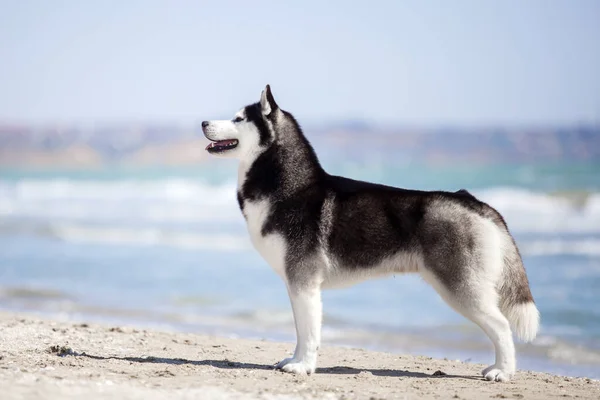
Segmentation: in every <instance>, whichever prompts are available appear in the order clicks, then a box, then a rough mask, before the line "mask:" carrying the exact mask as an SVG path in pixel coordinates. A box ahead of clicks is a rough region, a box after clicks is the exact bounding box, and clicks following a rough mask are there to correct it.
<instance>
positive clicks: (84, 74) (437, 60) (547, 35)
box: [0, 0, 600, 125]
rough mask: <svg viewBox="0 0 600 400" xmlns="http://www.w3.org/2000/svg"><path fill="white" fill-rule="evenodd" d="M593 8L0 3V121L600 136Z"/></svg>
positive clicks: (599, 14)
mask: <svg viewBox="0 0 600 400" xmlns="http://www.w3.org/2000/svg"><path fill="white" fill-rule="evenodd" d="M599 21H600V1H593V0H590V1H582V0H572V1H567V0H561V1H551V0H538V1H534V0H528V1H517V0H514V1H477V0H473V1H447V0H440V1H376V0H372V1H364V2H350V1H324V0H322V1H317V0H303V1H296V2H292V1H289V2H288V1H282V0H279V1H260V0H254V1H226V0H221V1H200V0H198V1H183V0H172V1H167V0H163V1H154V0H138V1H133V0H126V1H117V0H104V1H100V0H97V1H92V0H85V1H84V0H71V1H69V0H51V1H50V0H40V1H33V0H0V120H4V121H7V120H8V121H22V122H36V123H40V122H77V123H87V122H114V121H127V120H135V121H142V120H152V121H179V122H184V123H188V122H195V121H198V120H202V119H208V118H217V117H222V116H230V115H232V114H233V113H234V112H235V111H236V110H237V109H238V108H239V107H240V106H242V105H244V104H246V103H248V102H252V101H256V100H258V96H259V94H260V91H261V89H262V88H263V86H264V85H265V84H266V83H270V84H271V85H272V87H273V90H274V94H275V97H276V99H277V100H278V101H279V103H280V104H281V105H282V107H283V108H285V109H288V110H290V111H292V112H294V113H295V114H296V115H297V116H298V117H299V118H300V119H301V121H308V122H316V121H320V120H327V121H330V120H339V119H343V118H353V119H367V120H370V121H379V122H381V123H401V124H423V125H438V124H460V125H464V124H494V123H499V124H520V123H528V124H532V123H573V122H592V123H598V122H600V22H599Z"/></svg>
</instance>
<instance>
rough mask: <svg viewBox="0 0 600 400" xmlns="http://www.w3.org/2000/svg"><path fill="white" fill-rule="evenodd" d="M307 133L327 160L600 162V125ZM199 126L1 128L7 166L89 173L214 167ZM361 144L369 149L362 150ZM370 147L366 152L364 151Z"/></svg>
mask: <svg viewBox="0 0 600 400" xmlns="http://www.w3.org/2000/svg"><path fill="white" fill-rule="evenodd" d="M304 130H305V133H306V134H307V136H308V137H309V139H310V140H311V141H312V142H313V144H314V145H315V147H317V148H319V149H320V150H321V151H320V153H323V152H325V153H327V155H328V156H332V157H334V158H335V156H336V155H337V156H340V157H341V156H343V157H354V156H356V157H359V158H362V155H361V154H358V153H359V152H360V153H364V152H365V150H368V153H369V154H374V155H375V156H379V157H383V158H386V159H391V160H394V159H396V160H398V161H399V162H405V163H406V162H416V163H423V164H442V165H443V164H452V163H461V162H462V163H477V164H482V165H486V164H497V163H521V164H522V163H529V164H535V163H553V162H597V161H598V160H600V126H598V125H593V124H580V125H571V126H564V127H527V126H524V127H513V128H502V127H480V128H455V127H448V128H414V127H413V128H409V127H401V126H399V127H378V126H371V125H369V124H368V123H363V122H358V121H354V122H342V123H337V124H336V123H329V124H320V125H315V126H310V125H309V126H307V127H305V128H304ZM207 143H208V142H207V140H206V139H204V137H203V136H202V132H201V130H200V128H199V127H198V126H194V125H190V126H184V125H181V124H129V125H128V124H122V125H98V126H96V127H88V128H80V127H76V126H70V125H61V126H55V125H47V126H29V125H24V124H8V123H1V122H0V166H3V167H16V168H22V167H24V168H35V167H38V168H46V167H47V168H57V167H58V168H69V169H74V168H86V169H98V168H103V167H107V166H108V167H110V166H113V167H114V166H138V167H143V166H156V165H162V166H178V165H194V164H198V163H204V162H207V161H208V159H209V158H208V154H207V153H206V152H205V151H203V150H204V147H205V146H206V144H207ZM358 143H362V144H364V146H359V145H357V144H358ZM365 147H366V149H365Z"/></svg>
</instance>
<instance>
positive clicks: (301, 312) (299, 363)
mask: <svg viewBox="0 0 600 400" xmlns="http://www.w3.org/2000/svg"><path fill="white" fill-rule="evenodd" d="M288 293H289V295H290V301H291V303H292V311H293V313H294V323H295V325H296V338H297V344H296V351H294V356H293V357H291V358H286V359H285V360H283V361H281V362H280V363H279V364H277V368H278V369H281V370H283V371H285V372H291V373H294V374H312V373H313V372H315V368H316V366H317V352H318V350H319V346H320V344H321V322H322V314H323V311H322V310H323V306H322V303H321V288H320V287H319V286H316V285H314V286H309V287H306V286H302V287H298V286H293V285H288Z"/></svg>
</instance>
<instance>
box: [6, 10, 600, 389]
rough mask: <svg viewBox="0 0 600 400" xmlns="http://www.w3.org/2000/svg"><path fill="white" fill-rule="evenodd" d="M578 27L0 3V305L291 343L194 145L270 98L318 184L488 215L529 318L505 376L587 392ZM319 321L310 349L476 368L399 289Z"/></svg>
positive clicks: (278, 295)
mask: <svg viewBox="0 0 600 400" xmlns="http://www.w3.org/2000/svg"><path fill="white" fill-rule="evenodd" d="M599 20H600V3H599V2H597V1H583V0H578V1H571V2H566V1H528V2H519V1H503V2H479V1H463V0H461V1H455V2H452V3H449V2H445V1H428V2H421V1H403V2H395V1H371V2H360V3H358V2H356V3H353V2H346V1H344V2H342V1H328V2H320V1H313V0H305V1H303V2H295V3H292V2H274V1H272V2H267V1H260V0H258V1H252V2H243V1H219V2H209V1H206V2H205V1H183V0H181V1H179V0H178V1H169V2H167V1H153V0H145V1H141V0H140V1H134V0H128V1H123V2H117V1H85V2H82V1H74V0H56V1H52V2H48V1H42V0H40V1H32V0H22V1H18V2H17V1H7V0H0V308H1V309H4V310H11V311H27V312H34V313H41V314H44V315H50V316H52V317H54V318H70V319H84V320H92V321H104V322H109V323H115V324H117V323H122V324H129V325H142V326H152V327H159V328H161V329H174V330H184V331H189V332H209V333H215V334H221V335H235V336H242V337H261V338H267V339H274V340H287V341H293V340H294V330H293V323H292V315H291V311H290V306H289V303H288V299H287V295H286V291H285V288H284V285H283V284H282V283H281V281H280V280H279V278H277V277H276V275H275V274H274V273H273V272H272V271H271V269H270V267H268V266H267V265H266V264H265V262H264V261H263V260H262V259H261V258H260V256H259V255H258V253H256V252H255V251H254V250H253V249H252V248H251V245H250V243H249V239H248V236H247V233H246V230H245V224H244V221H243V218H242V216H241V214H240V212H239V210H238V209H237V204H236V200H235V199H236V196H235V185H236V183H235V182H236V167H237V166H236V163H235V162H234V161H232V160H224V159H210V158H209V157H208V156H207V154H206V152H205V151H204V147H205V146H206V144H207V141H206V139H204V138H203V136H202V134H201V131H200V129H199V123H200V121H202V120H204V119H220V118H231V117H232V116H233V114H234V113H235V112H236V111H237V110H238V109H239V108H241V107H242V106H243V105H245V104H248V103H251V102H255V101H258V99H259V95H260V92H261V90H262V89H263V88H264V86H265V84H267V83H269V84H271V85H272V88H273V91H274V95H275V98H276V99H277V101H278V103H279V104H280V106H281V107H282V108H284V109H286V110H288V111H291V112H293V113H294V115H295V116H296V117H297V118H298V120H299V121H300V123H301V124H302V125H303V127H304V130H305V133H306V135H307V136H308V138H309V140H311V141H312V143H313V145H314V147H315V148H316V150H317V153H318V154H319V156H320V157H321V160H322V163H323V165H324V166H325V168H326V169H327V170H328V171H329V172H331V173H335V174H343V175H346V176H349V177H352V178H355V179H365V180H370V181H375V182H380V183H385V184H389V185H396V186H403V187H410V188H417V189H444V190H458V189H460V188H467V189H468V190H470V191H472V192H473V193H474V194H476V195H477V196H478V197H480V198H481V199H482V200H484V201H486V202H489V203H490V204H491V205H493V206H494V207H496V208H497V209H498V210H500V211H501V212H502V213H503V214H504V216H505V217H506V220H507V222H508V224H509V227H510V228H511V230H512V232H513V234H514V235H515V237H516V240H517V242H518V244H519V246H520V249H521V251H522V254H523V257H524V261H525V265H526V268H527V270H528V274H529V277H530V281H531V286H532V291H533V294H534V297H535V299H536V301H537V304H538V307H539V308H540V310H541V312H542V330H541V334H540V336H539V337H538V338H537V339H536V341H535V342H534V343H533V344H529V345H522V344H521V345H519V351H520V359H519V362H520V364H519V366H520V367H521V368H524V369H536V370H541V371H549V372H555V373H564V374H567V375H585V376H590V377H596V378H599V377H600V311H599V309H598V304H599V302H600V73H599V71H600V44H599V42H598V39H599V38H600V24H599V23H598V21H599ZM324 303H325V326H324V334H323V336H324V340H325V342H327V343H334V344H338V345H351V346H362V347H367V348H371V349H378V350H386V351H392V352H398V353H403V352H409V353H415V354H426V355H430V356H439V357H449V358H456V359H461V360H471V361H477V362H486V363H491V362H492V361H493V353H492V351H491V344H490V343H489V341H488V340H487V338H485V336H484V335H483V334H482V333H481V332H480V331H479V330H478V328H476V327H475V326H474V325H472V324H471V323H469V322H467V321H466V320H465V319H464V318H462V317H461V316H459V315H457V314H456V313H455V312H453V311H452V310H450V309H449V307H448V306H446V305H445V304H444V303H443V302H442V300H440V299H439V297H438V296H437V295H436V294H435V292H434V291H433V290H432V289H431V288H429V287H428V286H427V285H426V284H424V283H423V282H422V281H421V280H420V279H419V278H418V277H415V276H403V277H394V278H388V279H385V280H377V281H371V282H367V283H363V284H360V285H357V286H355V287H352V288H349V289H343V290H337V291H329V292H326V293H325V296H324ZM280 356H281V355H274V359H273V361H274V362H275V361H277V357H280Z"/></svg>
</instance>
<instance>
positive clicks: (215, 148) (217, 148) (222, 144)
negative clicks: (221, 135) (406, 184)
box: [206, 139, 238, 153]
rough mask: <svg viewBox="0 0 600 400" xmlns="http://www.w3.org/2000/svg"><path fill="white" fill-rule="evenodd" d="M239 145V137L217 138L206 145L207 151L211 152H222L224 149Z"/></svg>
mask: <svg viewBox="0 0 600 400" xmlns="http://www.w3.org/2000/svg"><path fill="white" fill-rule="evenodd" d="M237 145H238V141H237V139H226V140H217V141H214V142H211V143H210V144H209V145H208V146H206V151H208V152H209V153H221V152H223V151H227V150H231V149H235V148H236V147H237Z"/></svg>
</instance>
